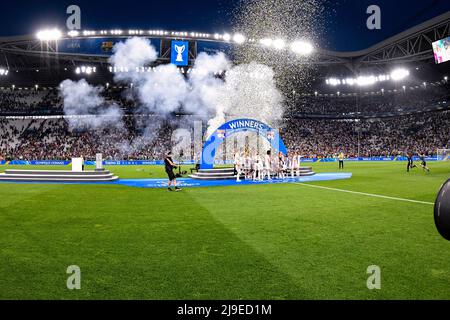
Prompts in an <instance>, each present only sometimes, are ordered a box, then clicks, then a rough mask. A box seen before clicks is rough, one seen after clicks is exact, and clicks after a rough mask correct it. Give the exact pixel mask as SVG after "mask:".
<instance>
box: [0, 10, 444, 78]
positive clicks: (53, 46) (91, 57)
mask: <svg viewBox="0 0 450 320" xmlns="http://www.w3.org/2000/svg"><path fill="white" fill-rule="evenodd" d="M119 31H120V30H109V31H107V30H101V31H81V32H79V33H78V34H76V35H74V34H73V33H72V34H70V33H66V34H62V35H61V39H60V41H58V42H55V41H50V42H45V41H41V40H39V39H38V38H37V36H36V35H26V36H17V37H2V38H0V67H2V68H7V69H9V70H10V74H14V73H22V74H23V73H24V72H28V75H27V76H28V78H30V81H39V83H45V79H44V80H43V78H45V75H46V74H47V73H48V75H49V78H48V79H47V80H48V83H49V84H50V82H51V81H52V79H53V80H54V81H59V79H54V78H58V77H57V76H58V75H61V78H64V77H67V76H68V75H69V74H72V75H73V70H74V68H75V67H76V66H79V65H80V64H85V65H86V64H88V65H103V66H105V67H106V66H109V64H108V57H109V55H108V54H102V53H101V52H100V54H98V53H96V54H92V53H86V52H61V50H59V48H58V43H61V42H64V41H65V40H69V41H70V40H74V39H75V40H80V41H81V40H92V39H117V40H120V39H124V38H129V37H132V36H140V37H147V38H151V39H155V40H157V41H159V40H168V41H169V40H171V39H186V40H189V41H192V42H194V43H197V42H199V43H200V42H208V43H216V44H219V45H220V44H222V45H223V44H229V45H232V44H233V43H235V42H234V41H233V40H234V39H233V37H232V36H231V37H230V36H229V35H226V34H225V35H217V34H205V33H191V32H189V33H187V32H176V31H162V30H153V31H143V30H127V31H120V32H119ZM448 36H450V11H449V12H446V13H444V14H442V15H440V16H437V17H435V18H433V19H431V20H429V21H427V22H424V23H422V24H420V25H418V26H416V27H413V28H411V29H409V30H406V31H404V32H402V33H400V34H398V35H396V36H394V37H391V38H389V39H386V40H384V41H382V42H380V43H378V44H376V45H374V46H372V47H370V48H367V49H365V50H361V51H355V52H336V51H328V50H322V49H320V48H316V49H315V51H314V53H313V54H312V55H310V56H309V57H302V58H301V59H298V64H299V65H301V64H314V65H317V66H319V67H324V68H325V70H327V71H326V72H329V71H330V70H335V71H338V70H340V71H342V70H346V72H348V71H351V72H354V73H356V71H357V70H359V69H363V68H375V69H380V70H381V69H382V68H384V67H385V66H390V65H392V64H394V63H395V64H396V65H401V64H408V63H415V64H418V63H427V64H430V63H434V59H433V51H432V43H433V42H434V41H437V40H440V39H442V38H445V37H448ZM246 40H247V41H246V42H245V43H244V44H242V45H259V41H258V40H254V39H246ZM163 50H165V52H163ZM169 58H170V49H169V48H167V46H165V47H163V46H162V47H161V58H160V60H159V61H158V63H167V62H168V61H169ZM65 72H67V74H65ZM107 80H108V79H106V81H107Z"/></svg>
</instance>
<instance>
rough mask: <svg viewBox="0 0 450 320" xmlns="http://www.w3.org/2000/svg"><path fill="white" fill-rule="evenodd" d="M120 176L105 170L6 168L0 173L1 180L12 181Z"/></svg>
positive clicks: (98, 179)
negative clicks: (78, 170)
mask: <svg viewBox="0 0 450 320" xmlns="http://www.w3.org/2000/svg"><path fill="white" fill-rule="evenodd" d="M118 179H119V177H117V176H115V175H114V174H113V173H111V172H109V171H107V170H105V171H83V172H73V171H62V170H6V171H5V173H1V174H0V182H1V181H10V182H14V181H17V182H109V181H116V180H118Z"/></svg>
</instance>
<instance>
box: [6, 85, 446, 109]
mask: <svg viewBox="0 0 450 320" xmlns="http://www.w3.org/2000/svg"><path fill="white" fill-rule="evenodd" d="M127 94H130V91H128V90H126V89H120V88H117V87H114V88H108V89H106V88H105V89H104V90H103V91H102V93H101V95H102V97H103V98H104V100H105V103H106V104H111V105H112V104H115V105H118V106H120V107H121V108H122V109H123V110H126V111H128V112H131V113H132V112H133V111H135V110H136V104H135V102H134V101H133V100H131V99H127V98H126V97H127ZM449 100H450V85H449V84H448V83H439V84H436V83H431V84H428V85H427V86H425V85H422V86H416V87H405V89H403V87H401V88H399V89H395V91H393V90H388V91H386V92H383V93H381V92H380V91H377V92H369V91H362V92H360V93H359V94H356V95H355V94H351V93H347V94H346V93H341V94H339V95H337V93H336V92H334V93H333V94H325V93H320V94H319V93H318V94H317V95H314V94H310V95H304V94H303V95H302V94H296V95H294V96H292V97H289V99H287V104H288V110H287V111H288V113H290V114H300V115H302V114H303V115H304V114H308V115H311V114H313V115H336V114H337V115H352V114H353V115H354V114H359V115H375V114H377V115H378V114H382V113H405V112H406V113H408V112H409V113H411V112H417V111H420V110H423V109H424V108H433V107H436V106H443V107H448V108H450V107H449ZM63 112H64V110H63V103H62V99H61V97H60V95H59V91H58V90H57V89H54V88H53V89H46V90H41V89H38V90H35V89H28V90H19V89H15V90H13V89H12V88H10V89H4V90H0V115H30V114H32V115H39V114H43V115H48V114H63Z"/></svg>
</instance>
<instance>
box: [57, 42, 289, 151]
mask: <svg viewBox="0 0 450 320" xmlns="http://www.w3.org/2000/svg"><path fill="white" fill-rule="evenodd" d="M157 58H158V53H157V51H156V49H155V48H154V47H153V46H152V45H151V42H150V41H149V40H148V39H143V38H131V39H128V40H126V41H125V42H123V43H118V44H116V45H115V46H114V49H113V55H112V56H111V58H110V60H109V61H110V63H111V65H112V66H113V67H115V68H116V70H117V71H118V72H116V73H115V77H114V79H115V81H116V82H118V83H123V84H126V85H130V83H131V82H132V83H133V88H132V89H131V90H129V91H128V92H127V93H126V96H127V98H128V99H132V100H135V102H136V105H137V109H136V111H137V112H142V111H144V112H146V113H151V114H153V113H155V114H158V115H159V116H158V117H156V118H152V117H149V118H148V119H147V118H146V119H147V121H146V122H144V123H143V124H141V126H140V127H139V128H141V129H142V130H140V131H141V136H138V137H134V138H133V141H125V142H121V143H122V145H121V147H120V149H122V150H123V151H124V152H128V151H129V150H130V151H132V150H138V149H140V148H145V147H147V146H148V145H150V144H151V143H152V141H153V140H154V139H155V138H156V136H157V134H156V132H159V131H158V128H161V127H162V122H161V121H163V120H164V119H165V118H166V117H167V118H168V116H169V115H171V114H172V113H174V112H176V111H178V110H180V109H182V110H183V111H184V112H187V113H190V114H193V115H196V116H199V117H201V118H202V119H203V120H205V121H208V131H207V136H208V137H209V135H210V134H211V133H212V132H213V130H215V129H217V128H218V127H219V126H220V125H221V124H223V123H224V122H225V121H226V120H229V119H227V118H244V117H248V118H253V119H256V120H260V121H262V122H266V123H268V124H272V125H273V124H274V122H276V120H278V119H280V118H281V116H282V114H283V96H282V94H281V92H280V91H279V90H278V88H277V85H276V81H275V77H274V76H275V75H274V71H273V70H272V69H271V68H270V67H268V66H266V65H262V64H258V63H256V62H251V63H249V64H242V65H238V66H233V65H232V63H231V62H230V60H229V59H228V58H227V57H226V55H225V54H223V53H218V54H215V55H208V54H206V53H200V54H199V55H198V57H197V59H196V62H195V65H194V67H193V68H192V70H191V71H190V73H189V75H188V76H187V77H185V76H184V75H183V74H182V73H181V72H180V70H179V69H178V68H177V67H176V66H175V65H172V64H169V65H160V66H157V67H154V68H151V71H150V72H147V71H148V70H149V68H150V67H151V65H152V63H154V62H155V61H156V60H157ZM144 67H145V68H146V69H144V70H145V71H146V72H137V70H140V71H142V70H143V68H144ZM125 70H128V72H123V71H125ZM219 74H220V75H221V76H220V77H218V75H219ZM224 74H225V75H224ZM61 87H62V89H61V92H62V96H63V98H64V111H65V113H66V115H86V114H87V115H94V116H96V117H90V118H86V119H83V121H85V122H87V125H88V126H89V127H91V128H99V127H105V126H116V127H117V126H122V125H123V122H122V120H121V119H122V116H123V113H122V111H121V109H120V108H119V107H118V106H116V105H106V103H105V101H104V99H103V98H102V97H101V92H102V90H101V89H100V88H97V87H93V86H90V85H89V84H88V83H87V82H86V80H84V79H83V80H80V81H78V82H74V81H71V80H66V81H64V82H63V83H62V86H61ZM155 119H156V120H155ZM72 125H73V126H77V125H79V123H72ZM168 139H169V138H168Z"/></svg>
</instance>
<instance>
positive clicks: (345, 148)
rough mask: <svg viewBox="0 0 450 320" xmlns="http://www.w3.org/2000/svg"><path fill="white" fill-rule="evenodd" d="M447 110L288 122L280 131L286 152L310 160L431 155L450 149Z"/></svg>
mask: <svg viewBox="0 0 450 320" xmlns="http://www.w3.org/2000/svg"><path fill="white" fill-rule="evenodd" d="M449 124H450V111H445V112H430V113H422V114H414V115H407V116H401V117H393V118H383V119H368V120H316V119H314V120H313V119H295V120H289V121H288V122H287V124H286V126H285V127H284V128H283V133H282V136H283V139H284V142H285V144H286V145H287V146H288V149H289V150H291V151H295V152H297V153H300V154H302V155H304V156H306V157H309V158H327V157H333V156H334V155H335V154H336V153H338V152H344V153H345V154H346V155H347V156H350V157H354V156H361V157H371V156H397V155H404V154H405V153H406V152H408V151H409V152H413V153H426V154H429V155H433V154H435V153H436V150H437V149H438V148H450V126H449Z"/></svg>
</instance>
